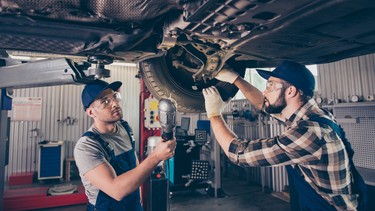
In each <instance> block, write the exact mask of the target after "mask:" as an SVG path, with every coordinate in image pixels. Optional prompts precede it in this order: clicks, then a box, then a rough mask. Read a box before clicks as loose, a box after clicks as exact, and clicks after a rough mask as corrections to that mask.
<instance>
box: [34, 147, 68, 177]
mask: <svg viewBox="0 0 375 211" xmlns="http://www.w3.org/2000/svg"><path fill="white" fill-rule="evenodd" d="M38 151H39V157H38V180H44V179H61V178H62V177H63V163H64V155H65V153H64V142H63V141H50V142H47V143H44V144H39V150H38Z"/></svg>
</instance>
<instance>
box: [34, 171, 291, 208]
mask: <svg viewBox="0 0 375 211" xmlns="http://www.w3.org/2000/svg"><path fill="white" fill-rule="evenodd" d="M222 187H223V191H224V193H225V197H223V198H214V197H211V196H208V195H207V194H206V192H205V191H204V190H203V189H199V190H193V191H177V192H174V193H173V197H172V198H171V200H170V211H184V210H194V211H203V210H204V211H207V210H212V211H229V210H254V211H256V210H262V211H267V210H270V211H271V210H272V211H273V210H278V211H284V210H285V211H286V210H290V206H289V203H287V202H285V201H283V200H280V199H278V198H276V197H273V196H272V195H271V194H268V193H264V192H262V188H261V187H260V186H259V185H256V184H248V183H247V182H246V181H245V180H244V179H240V178H236V177H225V178H223V179H222ZM39 210H41V209H39ZM42 210H43V211H84V210H86V205H74V206H65V207H56V208H50V209H42Z"/></svg>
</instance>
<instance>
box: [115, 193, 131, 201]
mask: <svg viewBox="0 0 375 211" xmlns="http://www.w3.org/2000/svg"><path fill="white" fill-rule="evenodd" d="M129 194H130V193H128V192H123V191H116V192H114V193H112V194H110V197H112V198H113V199H114V200H116V201H121V200H122V199H124V198H125V197H126V196H127V195H129Z"/></svg>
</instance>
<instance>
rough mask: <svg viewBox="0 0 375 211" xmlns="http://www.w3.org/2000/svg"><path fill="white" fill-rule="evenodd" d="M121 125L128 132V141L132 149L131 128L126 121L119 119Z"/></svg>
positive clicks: (133, 142)
mask: <svg viewBox="0 0 375 211" xmlns="http://www.w3.org/2000/svg"><path fill="white" fill-rule="evenodd" d="M120 122H121V125H122V126H123V127H124V128H125V130H126V132H127V133H128V136H129V139H130V142H131V143H132V147H133V149H134V148H135V139H134V134H133V130H132V128H131V127H130V126H129V124H128V122H127V121H125V120H123V119H121V120H120Z"/></svg>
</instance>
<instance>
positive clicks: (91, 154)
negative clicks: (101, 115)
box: [74, 122, 132, 205]
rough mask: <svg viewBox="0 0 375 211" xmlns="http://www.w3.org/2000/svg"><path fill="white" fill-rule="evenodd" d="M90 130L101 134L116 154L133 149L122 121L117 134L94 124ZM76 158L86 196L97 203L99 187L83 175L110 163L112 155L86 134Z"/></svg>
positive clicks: (75, 155) (117, 126) (78, 145)
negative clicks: (98, 128)
mask: <svg viewBox="0 0 375 211" xmlns="http://www.w3.org/2000/svg"><path fill="white" fill-rule="evenodd" d="M88 131H92V132H94V133H96V134H99V135H100V137H101V138H102V139H103V140H104V141H106V142H108V143H109V145H110V146H111V147H112V148H113V149H114V153H115V156H117V155H120V154H122V153H124V152H127V151H129V150H131V149H132V145H131V140H130V139H129V136H128V133H127V132H126V130H125V128H124V127H123V126H122V125H121V123H120V122H117V123H116V132H115V134H111V135H108V134H101V133H100V132H99V131H98V130H96V129H95V128H94V127H93V126H91V127H90V128H89V130H88ZM74 158H75V162H76V165H77V167H78V170H79V175H80V176H81V180H82V183H83V185H84V187H85V193H86V196H87V198H88V200H89V202H90V203H91V204H93V205H95V204H96V198H97V196H98V194H99V189H98V188H96V187H95V186H94V185H92V184H91V183H90V182H89V181H87V180H86V179H85V177H84V176H83V175H84V174H85V173H86V172H88V171H90V170H91V169H94V168H95V167H97V166H98V165H100V164H102V163H104V162H106V163H108V164H109V158H110V156H109V154H108V153H107V151H106V150H105V149H104V148H103V147H102V145H101V144H100V143H99V141H97V140H93V139H90V138H88V137H86V136H84V137H81V138H80V139H79V140H78V142H77V144H76V146H75V148H74Z"/></svg>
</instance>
